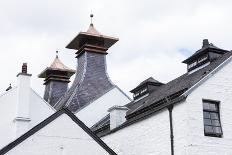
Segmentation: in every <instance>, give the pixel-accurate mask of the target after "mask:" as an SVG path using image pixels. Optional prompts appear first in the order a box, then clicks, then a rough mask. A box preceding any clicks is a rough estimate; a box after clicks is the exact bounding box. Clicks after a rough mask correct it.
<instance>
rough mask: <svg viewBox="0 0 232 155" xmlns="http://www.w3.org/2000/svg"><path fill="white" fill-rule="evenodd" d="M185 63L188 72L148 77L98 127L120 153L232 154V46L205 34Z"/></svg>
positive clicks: (97, 132)
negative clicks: (166, 77)
mask: <svg viewBox="0 0 232 155" xmlns="http://www.w3.org/2000/svg"><path fill="white" fill-rule="evenodd" d="M183 63H185V64H186V65H187V73H185V74H183V75H181V76H180V77H178V78H176V79H174V80H172V81H170V82H168V83H166V84H164V83H162V82H159V81H157V80H154V79H153V78H149V79H147V80H145V81H143V82H142V83H141V84H140V85H139V86H138V87H136V88H135V89H133V90H132V91H131V92H132V93H133V94H134V100H133V101H132V102H130V103H128V104H126V105H125V106H113V107H112V108H110V109H109V113H110V115H108V117H105V118H104V119H102V120H101V121H100V122H98V123H97V124H95V125H94V126H93V127H92V130H94V131H95V133H96V134H98V135H99V136H100V137H102V139H103V140H104V141H105V142H106V143H107V144H108V145H109V146H110V147H111V148H112V149H113V150H115V151H116V153H117V154H126V155H135V154H138V155H140V154H142V155H150V154H159V155H160V154H163V155H168V154H170V155H174V154H178V155H202V154H204V155H215V154H217V155H222V154H232V134H231V133H232V120H231V119H230V118H231V117H232V113H231V111H232V108H231V101H232V95H231V94H232V70H231V68H232V52H231V51H228V50H223V49H220V48H218V47H216V46H215V45H213V44H212V43H209V42H208V40H207V39H205V40H204V41H203V46H202V48H201V49H200V50H198V51H196V52H195V53H194V54H193V55H192V56H190V57H189V58H187V59H186V60H184V61H183Z"/></svg>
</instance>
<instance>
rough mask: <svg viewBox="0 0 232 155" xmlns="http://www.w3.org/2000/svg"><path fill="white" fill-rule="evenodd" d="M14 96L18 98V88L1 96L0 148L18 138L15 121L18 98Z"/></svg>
mask: <svg viewBox="0 0 232 155" xmlns="http://www.w3.org/2000/svg"><path fill="white" fill-rule="evenodd" d="M12 96H17V87H14V88H12V89H11V90H9V91H7V92H5V93H4V94H2V95H1V96H0V105H1V108H0V137H1V138H0V148H2V147H3V146H5V145H6V144H8V143H9V142H11V141H12V140H13V139H15V138H16V134H15V132H16V128H15V124H14V121H13V120H14V119H15V114H16V112H17V109H16V106H15V104H16V103H17V98H16V97H12Z"/></svg>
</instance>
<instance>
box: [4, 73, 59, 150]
mask: <svg viewBox="0 0 232 155" xmlns="http://www.w3.org/2000/svg"><path fill="white" fill-rule="evenodd" d="M18 85H19V86H20V87H14V88H12V89H11V90H9V91H7V92H5V93H3V94H2V95H1V96H0V105H1V109H0V148H2V147H4V146H5V145H7V144H8V143H10V142H11V141H13V140H14V139H16V138H17V137H19V136H21V135H22V134H24V133H25V132H27V131H28V130H30V129H31V128H32V127H34V126H35V125H37V124H38V123H40V122H41V121H43V120H44V119H46V118H47V117H49V116H50V115H52V114H53V113H54V112H55V111H54V110H53V109H52V108H51V107H50V106H48V104H47V103H46V102H45V101H44V100H43V99H42V98H41V97H40V96H39V95H38V94H36V93H35V91H34V90H32V89H31V88H30V76H28V75H19V76H18ZM25 119H26V121H25Z"/></svg>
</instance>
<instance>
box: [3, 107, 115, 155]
mask: <svg viewBox="0 0 232 155" xmlns="http://www.w3.org/2000/svg"><path fill="white" fill-rule="evenodd" d="M64 113H65V114H67V115H68V116H69V117H70V118H71V119H72V120H73V121H74V122H75V123H76V124H77V125H78V126H80V127H81V128H82V129H83V130H84V131H85V132H86V133H87V134H88V135H89V136H90V137H92V138H93V139H94V140H95V141H96V142H97V143H98V144H99V145H100V146H101V147H102V148H103V149H105V150H106V151H107V152H108V153H109V154H110V155H117V154H116V153H115V152H114V151H113V150H112V149H111V148H110V147H109V146H107V145H106V144H105V143H104V142H103V141H102V140H101V139H100V138H99V137H98V136H97V135H95V134H94V133H93V132H92V131H91V130H90V129H89V128H88V127H87V126H86V125H85V124H84V123H83V122H82V121H81V120H79V119H78V118H77V117H76V116H75V115H74V114H73V113H72V112H71V111H69V110H68V109H64V108H63V109H61V110H59V111H57V112H56V113H54V114H53V115H51V116H50V117H48V118H47V119H45V120H44V121H42V122H41V123H40V124H38V125H36V126H35V127H33V128H32V129H31V130H29V131H28V132H26V133H25V134H23V135H22V136H20V137H19V138H17V139H16V140H14V141H13V142H11V143H10V144H8V145H6V146H5V147H4V148H2V149H1V150H0V155H3V154H6V153H7V152H8V151H10V150H11V149H13V148H14V147H16V146H17V145H19V144H20V143H22V142H23V141H24V140H26V139H27V138H29V137H30V136H31V135H33V134H35V133H36V132H38V131H39V130H40V129H42V128H43V127H45V126H46V125H48V124H49V123H51V122H52V121H54V120H55V119H56V118H58V117H59V116H61V115H62V114H64Z"/></svg>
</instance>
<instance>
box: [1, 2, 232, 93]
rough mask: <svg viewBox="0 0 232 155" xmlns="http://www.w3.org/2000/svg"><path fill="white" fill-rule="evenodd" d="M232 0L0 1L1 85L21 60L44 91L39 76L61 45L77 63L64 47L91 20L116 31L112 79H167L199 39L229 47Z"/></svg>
mask: <svg viewBox="0 0 232 155" xmlns="http://www.w3.org/2000/svg"><path fill="white" fill-rule="evenodd" d="M231 8H232V1H231V0H227V1H226V0H140V1H139V0H117V1H116V0H114V1H112V0H99V1H97V0H95V1H90V0H83V1H81V0H37V1H35V0H20V1H19V0H8V1H4V0H0V20H1V24H0V52H1V56H0V66H1V68H0V69H1V77H0V78H1V80H0V92H4V90H5V89H6V88H7V87H8V85H9V84H10V83H12V85H13V86H16V84H17V79H16V75H17V73H19V72H20V71H21V65H22V63H23V62H27V63H28V70H29V71H28V72H29V73H31V74H32V79H31V81H32V88H33V89H35V90H36V91H37V92H38V93H39V94H40V95H43V91H44V86H43V85H42V84H43V80H42V79H38V77H37V75H38V74H39V73H40V72H41V71H42V70H43V69H45V67H47V66H49V65H50V64H51V63H52V61H53V59H54V58H55V51H56V50H59V51H60V52H59V57H60V59H61V60H62V61H63V62H64V64H66V65H67V66H69V67H70V68H73V69H75V68H76V58H75V51H74V50H69V49H65V46H66V45H67V44H68V43H69V42H70V41H71V40H72V39H73V38H74V37H75V36H76V35H77V34H78V33H79V32H80V31H86V30H87V28H88V26H89V24H90V17H89V14H90V12H91V10H92V12H93V14H94V19H93V23H94V26H95V28H96V29H97V30H98V31H99V32H101V33H102V34H105V35H109V36H113V37H118V38H119V42H117V43H116V44H115V45H114V46H112V47H111V48H110V49H109V51H108V52H109V54H108V55H107V64H108V66H107V68H108V73H109V76H110V78H111V80H112V81H113V82H114V83H115V84H117V85H118V86H119V87H120V88H122V89H123V90H124V91H125V92H126V93H127V94H130V93H129V90H131V89H132V88H134V87H135V86H136V85H138V84H139V83H140V82H141V81H143V80H145V79H146V78H148V77H150V76H153V77H154V78H155V79H157V80H159V81H161V82H168V81H170V80H172V79H174V78H176V77H177V76H179V75H181V74H183V73H185V72H186V65H185V64H182V63H181V62H182V61H183V60H184V59H185V58H187V57H188V56H190V55H191V54H192V53H194V52H195V51H196V50H198V49H199V48H201V46H202V40H203V39H204V38H208V39H209V41H210V42H212V43H214V44H215V45H216V46H218V47H221V48H223V49H227V50H231V49H232V44H231V40H232V31H231V28H232V17H231Z"/></svg>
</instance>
